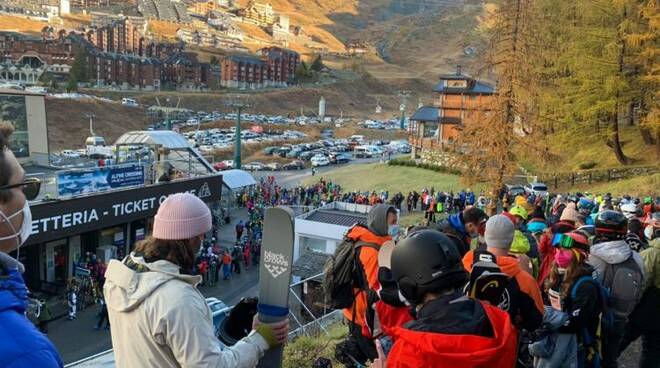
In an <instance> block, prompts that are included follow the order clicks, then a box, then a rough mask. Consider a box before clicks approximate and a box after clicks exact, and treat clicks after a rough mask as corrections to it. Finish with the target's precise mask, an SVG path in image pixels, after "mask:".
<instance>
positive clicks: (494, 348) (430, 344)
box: [387, 303, 518, 368]
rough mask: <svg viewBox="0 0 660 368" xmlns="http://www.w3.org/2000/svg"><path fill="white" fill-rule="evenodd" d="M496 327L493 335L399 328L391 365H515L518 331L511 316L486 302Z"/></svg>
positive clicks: (505, 367) (395, 332)
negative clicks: (448, 333)
mask: <svg viewBox="0 0 660 368" xmlns="http://www.w3.org/2000/svg"><path fill="white" fill-rule="evenodd" d="M482 305H483V307H484V310H485V312H486V315H487V316H488V319H489V320H490V323H491V325H492V327H493V333H494V334H495V336H493V337H484V336H475V335H446V334H439V333H433V332H421V331H412V330H408V329H406V328H405V327H397V328H395V329H394V330H393V331H392V337H393V338H394V345H393V346H392V350H391V351H390V354H389V355H388V356H387V368H419V367H433V368H445V367H446V368H454V367H461V368H481V367H489V368H513V367H514V366H515V365H516V353H517V348H518V339H517V335H518V333H517V331H516V329H515V328H514V327H513V325H512V324H511V320H510V317H509V315H508V314H507V313H506V312H504V311H502V310H500V309H498V308H497V307H493V306H491V305H489V304H486V303H482Z"/></svg>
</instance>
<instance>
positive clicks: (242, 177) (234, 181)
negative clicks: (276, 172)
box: [222, 169, 257, 190]
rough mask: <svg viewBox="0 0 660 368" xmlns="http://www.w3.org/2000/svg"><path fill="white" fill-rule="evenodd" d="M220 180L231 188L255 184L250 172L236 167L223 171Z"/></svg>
mask: <svg viewBox="0 0 660 368" xmlns="http://www.w3.org/2000/svg"><path fill="white" fill-rule="evenodd" d="M222 182H223V184H224V185H225V186H226V187H227V188H229V189H232V190H233V189H237V188H243V187H248V186H250V185H256V184H257V181H256V180H254V177H253V176H252V174H250V173H249V172H247V171H243V170H237V169H234V170H227V171H223V172H222Z"/></svg>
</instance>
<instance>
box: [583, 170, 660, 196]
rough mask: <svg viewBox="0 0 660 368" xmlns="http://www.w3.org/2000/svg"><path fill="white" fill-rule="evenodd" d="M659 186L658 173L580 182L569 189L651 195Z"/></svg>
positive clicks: (654, 193)
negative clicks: (612, 179) (604, 180)
mask: <svg viewBox="0 0 660 368" xmlns="http://www.w3.org/2000/svg"><path fill="white" fill-rule="evenodd" d="M659 188H660V174H653V175H648V176H641V177H638V178H632V179H624V180H618V181H615V182H610V183H598V184H592V185H588V184H580V185H576V186H575V187H574V188H573V189H571V191H582V192H587V191H588V192H591V193H607V192H609V193H612V194H614V195H623V194H630V195H640V196H646V195H652V196H655V195H657V194H658V189H659Z"/></svg>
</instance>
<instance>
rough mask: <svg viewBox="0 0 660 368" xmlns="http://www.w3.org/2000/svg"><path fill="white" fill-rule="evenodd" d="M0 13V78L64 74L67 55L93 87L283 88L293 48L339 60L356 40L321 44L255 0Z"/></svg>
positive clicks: (68, 2) (95, 4) (18, 1)
mask: <svg viewBox="0 0 660 368" xmlns="http://www.w3.org/2000/svg"><path fill="white" fill-rule="evenodd" d="M0 18H2V19H0V20H1V21H2V22H1V23H3V24H6V25H7V26H6V27H5V26H3V27H2V34H1V35H0V39H1V40H2V41H0V42H1V43H0V48H1V49H3V50H4V51H5V52H4V60H3V61H2V67H1V68H2V70H1V73H0V77H1V78H2V79H4V80H6V81H9V82H18V83H20V84H26V85H32V84H36V83H39V82H41V84H43V82H44V81H51V83H52V84H53V85H56V83H58V82H62V83H63V82H65V81H67V80H70V79H71V78H69V74H70V72H71V69H72V67H73V66H74V64H76V62H77V63H78V64H81V65H82V67H79V69H82V71H79V70H76V71H75V72H74V74H75V77H76V81H75V82H76V83H77V84H79V85H81V86H89V87H94V88H112V89H122V90H140V91H152V90H161V89H166V90H178V91H205V90H213V89H218V88H223V87H224V88H226V87H233V88H240V89H259V88H264V87H287V86H290V85H292V84H294V83H295V73H296V69H297V68H298V66H299V65H300V63H301V61H302V56H301V54H303V53H304V55H307V57H308V58H309V57H310V55H312V56H314V55H321V54H325V55H327V54H328V53H330V52H333V53H334V54H335V55H341V56H346V57H347V56H348V55H357V54H360V53H362V52H363V47H364V46H361V47H356V46H355V44H351V47H349V48H348V49H346V48H345V47H344V46H343V44H341V43H340V47H337V46H336V45H333V47H334V48H333V49H332V50H331V49H330V48H329V47H328V46H326V45H325V44H323V43H322V42H319V41H320V40H318V39H316V38H315V37H312V35H310V34H309V33H307V31H306V29H305V28H304V27H303V26H302V25H301V24H296V23H294V22H292V21H291V20H290V19H289V17H288V16H287V15H284V14H279V13H277V12H276V11H275V10H274V9H273V6H272V5H271V4H269V3H265V2H260V1H259V0H251V1H250V2H248V3H247V4H246V5H245V6H244V7H239V6H238V5H237V4H236V3H235V2H234V1H230V0H204V1H169V0H138V1H137V2H132V1H111V0H107V1H87V0H82V1H76V0H59V1H57V0H36V1H31V0H30V1H28V0H9V1H7V2H4V3H3V4H2V5H0ZM14 20H17V22H15V26H12V25H13V24H14ZM335 41H336V40H335ZM335 43H336V42H335ZM76 59H80V60H79V61H76Z"/></svg>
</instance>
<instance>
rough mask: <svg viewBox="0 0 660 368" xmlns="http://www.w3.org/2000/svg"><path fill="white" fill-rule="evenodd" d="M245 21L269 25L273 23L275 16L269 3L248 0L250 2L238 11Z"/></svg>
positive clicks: (261, 25)
mask: <svg viewBox="0 0 660 368" xmlns="http://www.w3.org/2000/svg"><path fill="white" fill-rule="evenodd" d="M239 14H240V15H241V16H242V17H243V20H244V21H245V22H248V23H254V24H256V25H258V26H260V27H269V26H272V25H273V24H275V22H276V21H277V17H276V16H275V11H274V10H273V5H272V4H270V3H266V4H264V3H261V2H258V1H254V0H252V1H250V3H249V4H248V5H247V6H246V7H245V9H242V10H241V11H240V13H239Z"/></svg>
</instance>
